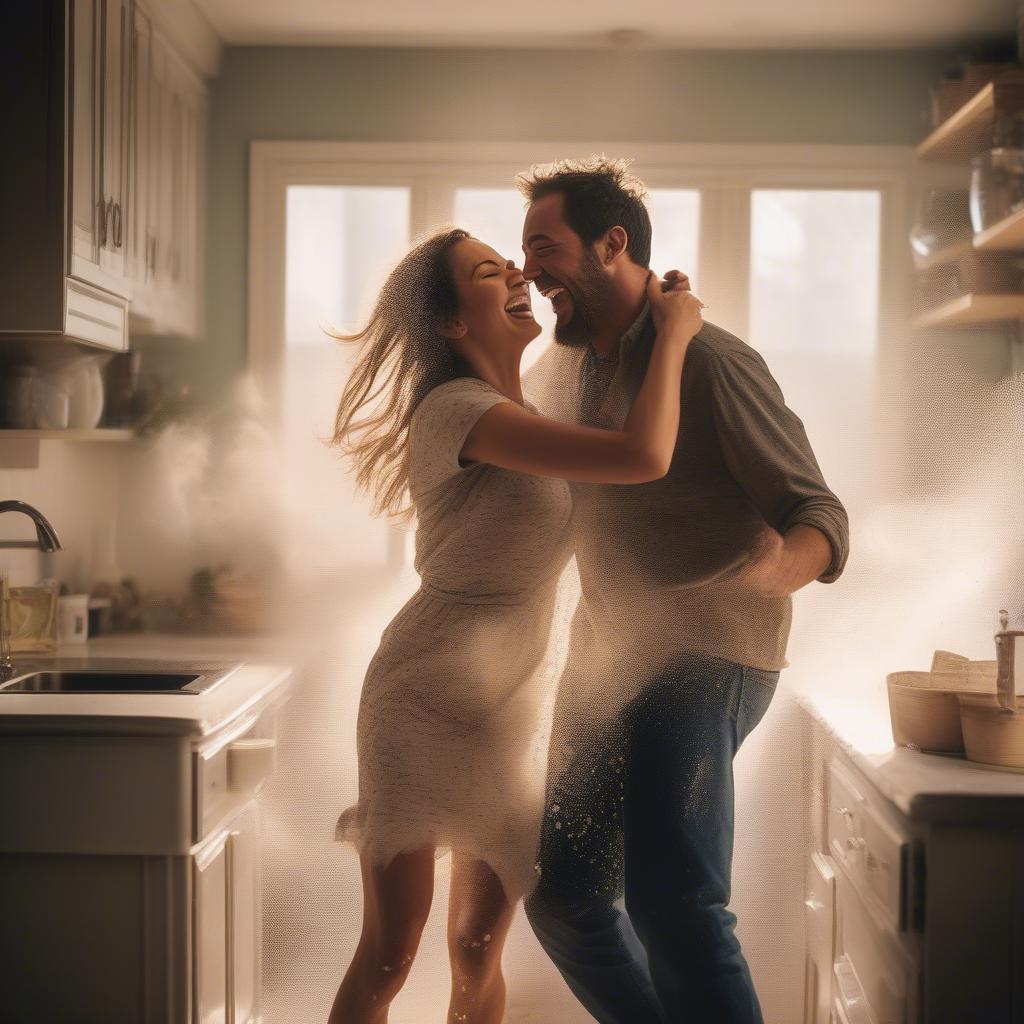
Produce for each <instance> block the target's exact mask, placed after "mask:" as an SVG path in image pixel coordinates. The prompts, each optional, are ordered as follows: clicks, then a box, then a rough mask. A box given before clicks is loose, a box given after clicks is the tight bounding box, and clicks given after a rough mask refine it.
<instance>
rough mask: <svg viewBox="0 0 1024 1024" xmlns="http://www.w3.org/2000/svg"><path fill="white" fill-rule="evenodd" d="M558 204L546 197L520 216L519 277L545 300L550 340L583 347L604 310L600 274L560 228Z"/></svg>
mask: <svg viewBox="0 0 1024 1024" xmlns="http://www.w3.org/2000/svg"><path fill="white" fill-rule="evenodd" d="M563 205H564V200H563V197H562V195H561V193H558V192H552V193H550V194H548V195H546V196H543V197H541V198H540V199H538V200H537V201H536V202H534V203H531V204H530V208H529V209H528V210H527V211H526V221H525V223H524V224H523V253H524V263H523V276H524V277H525V278H526V280H527V281H532V282H533V283H534V284H535V285H536V287H537V290H538V291H539V292H540V293H541V294H542V295H544V296H545V298H548V299H550V300H551V305H552V308H553V309H554V311H555V317H556V321H555V341H558V342H561V344H563V345H573V346H576V345H586V344H587V343H588V342H589V340H590V338H591V336H592V335H593V333H594V325H595V324H598V323H600V321H601V317H602V315H603V314H604V311H605V306H606V302H607V299H606V297H607V287H606V281H605V272H604V269H603V267H602V266H601V263H600V261H599V260H598V258H597V255H596V253H595V252H594V248H593V246H588V245H584V244H583V242H582V241H581V240H580V237H579V235H577V234H576V232H575V231H573V230H572V228H571V227H569V225H568V224H566V222H565V220H564V219H563V216H562V211H563Z"/></svg>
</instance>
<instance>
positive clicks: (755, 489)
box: [709, 346, 850, 583]
mask: <svg viewBox="0 0 1024 1024" xmlns="http://www.w3.org/2000/svg"><path fill="white" fill-rule="evenodd" d="M712 352H713V357H712V358H711V360H710V365H709V371H710V377H711V389H712V408H713V412H714V420H715V429H716V432H717V435H718V441H719V445H720V448H721V451H722V456H723V458H724V460H725V463H726V466H727V467H728V469H729V472H730V473H731V474H732V476H733V478H734V479H735V480H736V482H737V483H738V484H739V485H740V487H741V488H742V489H743V491H744V492H745V493H746V495H747V497H748V498H750V500H751V502H752V503H753V504H754V506H755V507H756V508H757V510H758V511H759V512H760V513H761V515H762V516H763V517H764V519H765V522H767V523H768V524H769V525H770V526H773V527H774V528H775V529H776V530H778V531H779V532H780V533H782V534H785V533H786V531H787V530H789V529H790V527H793V526H796V525H798V524H799V525H804V526H813V527H815V528H816V529H818V530H820V531H821V532H822V533H823V534H824V535H825V536H826V537H827V538H828V541H829V543H830V544H831V545H832V561H831V563H830V564H829V566H828V568H827V569H826V570H825V572H823V573H822V574H821V575H820V576H819V577H818V580H819V582H821V583H832V582H834V581H835V580H837V579H838V578H839V576H840V575H841V573H842V571H843V568H844V567H845V565H846V559H847V557H848V555H849V532H850V531H849V519H848V517H847V514H846V509H845V508H844V507H843V504H842V502H840V500H839V499H838V498H837V497H836V496H835V494H833V493H832V491H831V490H830V489H829V488H828V486H827V485H826V483H825V480H824V477H823V476H822V473H821V469H820V467H819V466H818V462H817V460H816V459H815V457H814V452H813V451H812V449H811V445H810V442H809V441H808V439H807V433H806V431H805V430H804V425H803V423H802V422H801V420H800V418H799V417H798V416H797V415H796V413H794V412H793V410H792V409H790V408H789V407H788V406H787V405H786V402H785V399H784V397H783V394H782V390H781V389H780V388H779V385H778V384H777V383H776V381H775V378H774V377H772V375H771V372H770V371H769V369H768V366H767V364H766V363H765V361H764V359H762V358H761V356H760V355H759V354H758V353H757V352H756V351H755V350H754V349H751V348H749V347H747V346H744V347H743V348H742V349H729V350H722V349H717V348H716V349H713V350H712Z"/></svg>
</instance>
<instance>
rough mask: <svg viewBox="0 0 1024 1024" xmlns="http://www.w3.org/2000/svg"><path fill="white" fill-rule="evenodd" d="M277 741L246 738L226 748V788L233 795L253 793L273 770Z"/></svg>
mask: <svg viewBox="0 0 1024 1024" xmlns="http://www.w3.org/2000/svg"><path fill="white" fill-rule="evenodd" d="M276 748H277V741H276V740H273V739H269V738H256V737H248V738H246V739H240V740H235V741H234V743H232V744H231V745H230V746H229V747H228V788H229V789H230V790H231V791H232V792H235V793H239V792H241V793H255V792H256V791H257V790H258V789H259V788H260V786H262V785H263V782H264V780H265V779H266V777H267V776H268V775H269V774H270V772H271V771H272V770H273V768H274V752H275V750H276Z"/></svg>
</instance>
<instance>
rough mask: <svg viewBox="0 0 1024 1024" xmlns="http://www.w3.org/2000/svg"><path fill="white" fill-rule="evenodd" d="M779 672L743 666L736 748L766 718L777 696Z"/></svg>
mask: <svg viewBox="0 0 1024 1024" xmlns="http://www.w3.org/2000/svg"><path fill="white" fill-rule="evenodd" d="M778 682H779V673H778V672H773V671H770V670H769V669H763V668H752V667H751V666H749V665H744V666H743V679H742V683H741V690H740V706H739V713H738V714H737V716H736V749H737V750H738V749H739V746H740V744H741V743H742V742H743V741H744V740H745V739H746V738H747V736H749V735H750V733H751V732H752V731H753V729H754V727H755V726H756V725H757V723H758V722H760V721H761V719H762V718H764V715H765V712H766V711H767V710H768V705H769V704H771V702H772V697H774V696H775V688H776V686H777V684H778Z"/></svg>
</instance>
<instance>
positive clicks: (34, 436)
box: [0, 427, 135, 442]
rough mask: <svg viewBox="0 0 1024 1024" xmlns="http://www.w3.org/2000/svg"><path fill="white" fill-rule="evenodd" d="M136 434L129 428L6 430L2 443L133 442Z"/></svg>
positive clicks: (2, 435)
mask: <svg viewBox="0 0 1024 1024" xmlns="http://www.w3.org/2000/svg"><path fill="white" fill-rule="evenodd" d="M134 437H135V434H134V433H133V432H132V431H131V430H129V429H127V428H123V429H122V428H119V427H97V428H95V429H94V430H73V429H71V428H68V429H66V430H4V429H0V442H2V441H131V440H132V439H133V438H134Z"/></svg>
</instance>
